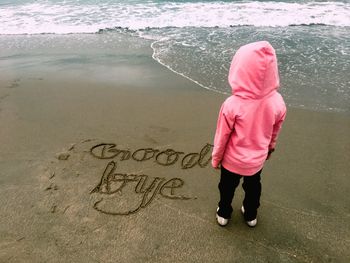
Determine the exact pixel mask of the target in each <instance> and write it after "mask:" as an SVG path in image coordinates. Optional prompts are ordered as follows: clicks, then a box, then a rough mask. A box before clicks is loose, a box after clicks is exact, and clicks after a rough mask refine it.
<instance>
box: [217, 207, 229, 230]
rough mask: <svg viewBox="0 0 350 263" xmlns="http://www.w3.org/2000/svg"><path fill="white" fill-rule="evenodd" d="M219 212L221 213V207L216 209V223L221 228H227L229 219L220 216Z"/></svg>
mask: <svg viewBox="0 0 350 263" xmlns="http://www.w3.org/2000/svg"><path fill="white" fill-rule="evenodd" d="M218 211H219V207H218V208H217V209H216V221H217V222H218V224H219V225H220V226H226V225H227V223H228V219H226V218H223V217H221V216H219V215H218Z"/></svg>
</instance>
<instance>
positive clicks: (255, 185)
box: [218, 166, 262, 221]
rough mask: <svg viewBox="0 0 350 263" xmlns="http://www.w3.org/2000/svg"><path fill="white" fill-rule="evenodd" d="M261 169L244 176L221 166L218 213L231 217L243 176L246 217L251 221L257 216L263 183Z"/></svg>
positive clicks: (224, 216)
mask: <svg viewBox="0 0 350 263" xmlns="http://www.w3.org/2000/svg"><path fill="white" fill-rule="evenodd" d="M261 171H262V170H260V171H259V172H257V173H256V174H254V175H252V176H242V175H239V174H235V173H232V172H230V171H228V170H226V169H225V168H224V167H223V166H221V178H220V182H219V190H220V202H219V211H218V215H219V216H221V217H223V218H231V214H232V206H231V203H232V199H233V196H234V193H235V190H236V188H237V186H238V185H239V181H240V179H241V178H242V177H243V184H242V187H243V189H244V192H245V197H244V200H243V206H244V209H245V213H244V219H245V220H246V221H251V220H254V219H255V218H256V215H257V210H258V208H259V206H260V195H261V183H260V180H261V178H260V174H261Z"/></svg>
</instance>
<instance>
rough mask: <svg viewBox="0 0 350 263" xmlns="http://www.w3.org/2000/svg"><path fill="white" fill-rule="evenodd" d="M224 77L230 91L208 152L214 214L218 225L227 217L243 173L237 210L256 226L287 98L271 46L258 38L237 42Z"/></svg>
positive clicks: (229, 214) (225, 220) (250, 223)
mask: <svg viewBox="0 0 350 263" xmlns="http://www.w3.org/2000/svg"><path fill="white" fill-rule="evenodd" d="M228 80H229V83H230V85H231V88H232V93H233V95H232V96H230V97H229V98H227V99H226V101H225V102H224V103H223V104H222V106H221V109H220V113H219V117H218V122H217V128H216V133H215V139H214V149H213V152H212V166H213V167H214V168H219V167H220V166H221V178H220V183H219V190H220V202H219V206H218V208H217V213H216V218H217V222H218V223H219V225H221V226H225V225H226V224H227V223H228V219H230V218H231V213H232V206H231V202H232V199H233V195H234V192H235V189H236V187H237V186H238V184H239V181H240V179H241V177H243V185H242V187H243V189H244V192H245V198H244V200H243V205H242V208H241V211H242V213H243V216H244V219H245V221H246V222H247V224H248V226H251V227H254V226H255V225H256V224H257V209H258V207H259V206H260V203H259V201H260V194H261V183H260V174H261V171H262V168H263V165H264V162H265V160H267V159H269V157H270V155H271V153H272V152H273V151H274V149H275V145H276V140H277V135H278V133H279V131H280V129H281V126H282V122H283V121H284V119H285V116H286V106H285V103H284V101H283V98H282V96H281V95H280V94H279V93H278V92H277V90H278V88H279V76H278V68H277V58H276V54H275V50H274V49H273V47H272V46H271V45H270V44H269V43H268V42H267V41H260V42H255V43H251V44H248V45H245V46H242V47H241V48H239V49H238V51H237V52H236V54H235V56H234V57H233V60H232V63H231V67H230V71H229V77H228Z"/></svg>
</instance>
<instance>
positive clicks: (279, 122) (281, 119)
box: [269, 108, 287, 150]
mask: <svg viewBox="0 0 350 263" xmlns="http://www.w3.org/2000/svg"><path fill="white" fill-rule="evenodd" d="M286 113H287V111H286V108H284V110H283V111H282V113H281V114H280V117H279V119H278V120H277V121H276V123H275V125H274V126H273V130H272V137H271V142H270V145H269V150H271V149H275V147H276V142H277V137H278V134H279V132H280V131H281V128H282V123H283V122H284V119H285V118H286Z"/></svg>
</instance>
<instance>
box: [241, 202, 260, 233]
mask: <svg viewBox="0 0 350 263" xmlns="http://www.w3.org/2000/svg"><path fill="white" fill-rule="evenodd" d="M244 212H245V210H244V207H243V206H242V207H241V213H242V215H243V218H244ZM252 221H253V220H252ZM244 222H245V223H246V225H247V226H249V227H250V228H254V227H256V225H257V224H258V222H256V223H255V225H254V226H251V225H249V224H248V221H245V220H244Z"/></svg>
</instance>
